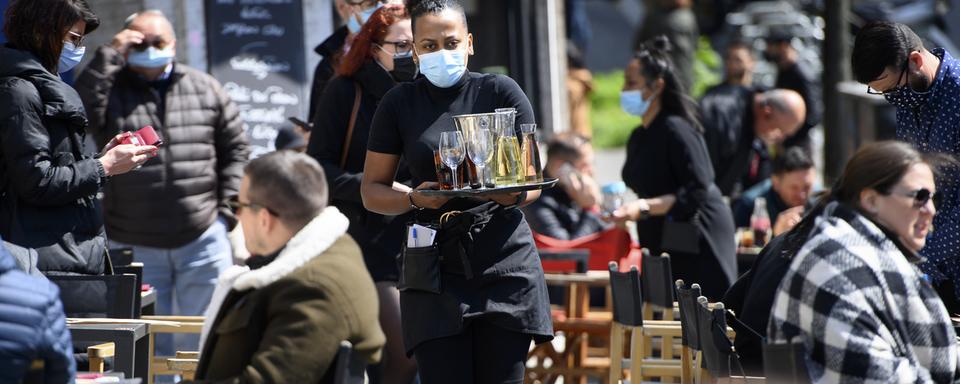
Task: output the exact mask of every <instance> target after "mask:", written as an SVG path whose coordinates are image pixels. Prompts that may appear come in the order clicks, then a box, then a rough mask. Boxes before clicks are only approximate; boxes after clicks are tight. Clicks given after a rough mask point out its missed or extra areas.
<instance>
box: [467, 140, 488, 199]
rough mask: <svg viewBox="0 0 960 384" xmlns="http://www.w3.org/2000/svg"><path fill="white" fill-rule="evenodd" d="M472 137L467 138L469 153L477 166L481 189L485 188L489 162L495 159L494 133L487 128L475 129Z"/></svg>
mask: <svg viewBox="0 0 960 384" xmlns="http://www.w3.org/2000/svg"><path fill="white" fill-rule="evenodd" d="M470 133H471V137H468V138H467V153H468V154H469V155H470V160H473V164H475V165H476V166H477V174H478V175H480V177H479V178H480V188H481V189H482V188H485V187H486V185H485V184H486V183H485V180H484V177H483V175H484V173H483V170H484V168H486V166H487V162H489V161H490V160H491V158H492V157H493V133H491V132H490V130H489V129H487V128H479V129H474V130H473V131H472V132H470Z"/></svg>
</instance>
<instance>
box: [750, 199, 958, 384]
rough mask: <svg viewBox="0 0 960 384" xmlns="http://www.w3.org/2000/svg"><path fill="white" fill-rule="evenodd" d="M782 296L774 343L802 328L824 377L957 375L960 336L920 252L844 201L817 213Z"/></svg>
mask: <svg viewBox="0 0 960 384" xmlns="http://www.w3.org/2000/svg"><path fill="white" fill-rule="evenodd" d="M815 220H816V221H815V227H814V229H813V231H812V232H811V234H810V237H809V238H808V240H807V242H806V243H805V244H804V246H803V247H802V248H801V249H800V251H799V252H798V253H797V255H796V256H795V258H794V260H793V262H792V263H791V264H790V269H789V271H787V274H786V275H785V276H784V279H783V281H781V283H780V287H779V288H778V290H777V295H776V298H775V299H774V304H773V310H772V313H771V317H770V325H769V330H768V332H767V333H768V336H769V339H770V341H771V342H773V341H787V340H791V339H793V338H794V337H795V336H800V337H801V338H802V339H803V341H804V346H805V349H806V352H807V354H806V362H807V368H808V373H809V374H810V377H811V379H813V381H814V382H830V383H833V382H899V383H927V382H936V383H947V382H953V381H954V380H955V379H956V378H957V377H960V376H958V351H957V344H956V343H957V341H956V335H955V334H954V330H953V327H952V325H951V323H950V318H949V317H948V316H947V311H946V309H945V308H944V306H943V303H942V302H941V300H940V297H939V296H938V295H937V293H936V292H935V291H934V290H933V288H932V287H931V286H930V284H929V283H928V282H927V281H925V280H924V279H923V278H921V273H920V272H919V270H918V269H917V267H916V266H914V265H913V264H911V260H908V258H909V259H913V260H912V261H913V262H919V261H920V260H919V258H917V257H916V256H915V255H913V254H905V253H904V252H903V251H902V250H901V248H900V247H899V246H898V243H897V242H896V241H895V240H891V238H890V237H889V236H888V235H887V234H886V233H885V232H884V231H883V230H881V229H880V228H879V227H878V226H877V225H876V224H874V223H873V222H872V221H870V220H869V219H867V218H866V217H864V216H861V215H860V214H859V213H857V212H855V211H854V210H852V209H850V208H848V207H845V206H843V205H842V204H839V203H836V202H834V203H830V204H829V205H827V206H826V208H824V210H823V213H822V214H821V215H820V216H818V217H817V218H816V219H815Z"/></svg>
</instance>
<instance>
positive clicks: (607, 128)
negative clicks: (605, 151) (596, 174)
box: [590, 37, 721, 148]
mask: <svg viewBox="0 0 960 384" xmlns="http://www.w3.org/2000/svg"><path fill="white" fill-rule="evenodd" d="M695 57H696V62H694V65H693V89H692V90H691V95H693V97H694V98H695V99H699V98H700V96H702V95H703V93H704V92H706V90H707V88H710V87H711V86H713V85H715V84H718V83H719V82H720V80H721V74H720V71H719V68H720V64H721V59H720V55H718V54H717V52H716V51H714V50H713V48H712V47H710V40H708V39H707V38H706V37H701V38H700V41H699V43H698V45H697V51H696V55H695ZM593 87H594V88H593V93H592V94H591V95H590V106H591V111H590V124H591V125H592V126H593V145H594V147H597V148H618V147H622V146H624V145H626V144H627V139H629V138H630V132H632V131H633V129H634V128H636V127H638V126H639V125H640V123H641V119H640V118H638V117H633V116H630V115H629V114H627V113H626V112H624V111H623V110H622V109H620V90H621V88H623V71H622V70H619V71H612V72H607V73H596V74H594V77H593Z"/></svg>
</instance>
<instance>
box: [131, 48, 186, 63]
mask: <svg viewBox="0 0 960 384" xmlns="http://www.w3.org/2000/svg"><path fill="white" fill-rule="evenodd" d="M175 55H176V54H175V53H174V51H173V47H172V46H168V47H166V48H164V49H157V48H156V47H152V46H151V47H147V49H145V50H142V51H138V50H132V51H130V55H129V56H127V64H130V65H131V66H134V67H140V68H163V67H166V66H167V64H170V63H171V62H173V58H174V56H175Z"/></svg>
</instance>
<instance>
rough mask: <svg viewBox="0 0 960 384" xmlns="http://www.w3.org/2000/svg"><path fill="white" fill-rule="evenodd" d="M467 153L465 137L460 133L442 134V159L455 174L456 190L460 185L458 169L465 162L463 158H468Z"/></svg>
mask: <svg viewBox="0 0 960 384" xmlns="http://www.w3.org/2000/svg"><path fill="white" fill-rule="evenodd" d="M465 152H466V150H465V148H464V145H463V135H462V134H460V131H448V132H440V158H441V159H443V163H444V164H446V165H447V166H448V167H450V170H451V171H452V172H453V188H454V189H456V188H457V185H458V182H457V167H458V166H460V163H462V162H463V158H464V157H465V156H466V153H465Z"/></svg>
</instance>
